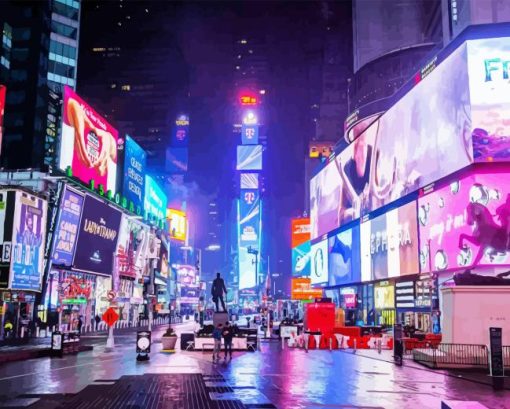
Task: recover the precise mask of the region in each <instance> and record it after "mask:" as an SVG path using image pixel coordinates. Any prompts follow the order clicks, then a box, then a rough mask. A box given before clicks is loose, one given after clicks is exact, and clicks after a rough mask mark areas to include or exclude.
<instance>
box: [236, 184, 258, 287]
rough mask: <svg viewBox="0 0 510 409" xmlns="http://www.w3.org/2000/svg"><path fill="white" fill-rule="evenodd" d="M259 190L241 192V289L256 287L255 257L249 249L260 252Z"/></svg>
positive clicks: (239, 237)
mask: <svg viewBox="0 0 510 409" xmlns="http://www.w3.org/2000/svg"><path fill="white" fill-rule="evenodd" d="M260 205H261V202H260V196H259V192H258V190H251V189H250V190H241V198H240V200H239V209H238V212H239V213H238V241H239V246H238V247H239V289H244V288H251V287H254V286H255V285H256V284H257V283H256V279H255V269H256V265H255V255H254V254H250V253H248V248H250V247H251V248H252V250H255V251H260V231H261V226H260V223H261V209H260Z"/></svg>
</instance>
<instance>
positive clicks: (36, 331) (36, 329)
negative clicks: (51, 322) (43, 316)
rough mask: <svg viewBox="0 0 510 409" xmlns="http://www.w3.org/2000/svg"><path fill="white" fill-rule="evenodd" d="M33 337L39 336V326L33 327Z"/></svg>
mask: <svg viewBox="0 0 510 409" xmlns="http://www.w3.org/2000/svg"><path fill="white" fill-rule="evenodd" d="M35 337H36V338H39V327H35Z"/></svg>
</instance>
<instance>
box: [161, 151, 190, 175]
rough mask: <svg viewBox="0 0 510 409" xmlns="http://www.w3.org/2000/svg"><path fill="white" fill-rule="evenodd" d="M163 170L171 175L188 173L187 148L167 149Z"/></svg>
mask: <svg viewBox="0 0 510 409" xmlns="http://www.w3.org/2000/svg"><path fill="white" fill-rule="evenodd" d="M165 170H166V171H167V172H168V173H171V174H183V173H186V172H187V171H188V148H174V147H170V148H167V150H166V161H165Z"/></svg>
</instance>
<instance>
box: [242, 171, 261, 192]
mask: <svg viewBox="0 0 510 409" xmlns="http://www.w3.org/2000/svg"><path fill="white" fill-rule="evenodd" d="M258 188H259V175H258V173H241V189H258Z"/></svg>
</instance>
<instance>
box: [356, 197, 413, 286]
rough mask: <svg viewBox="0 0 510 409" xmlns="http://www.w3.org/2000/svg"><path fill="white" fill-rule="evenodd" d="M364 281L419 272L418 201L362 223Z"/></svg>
mask: <svg viewBox="0 0 510 409" xmlns="http://www.w3.org/2000/svg"><path fill="white" fill-rule="evenodd" d="M360 238H361V279H362V281H373V280H382V279H385V278H388V277H400V276H404V275H409V274H418V273H419V263H418V225H417V215H416V202H411V203H407V204H405V205H403V206H401V207H399V208H397V209H393V210H390V211H389V212H387V213H385V214H383V215H381V216H378V217H376V218H374V219H372V220H369V221H366V222H364V223H361V226H360Z"/></svg>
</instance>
